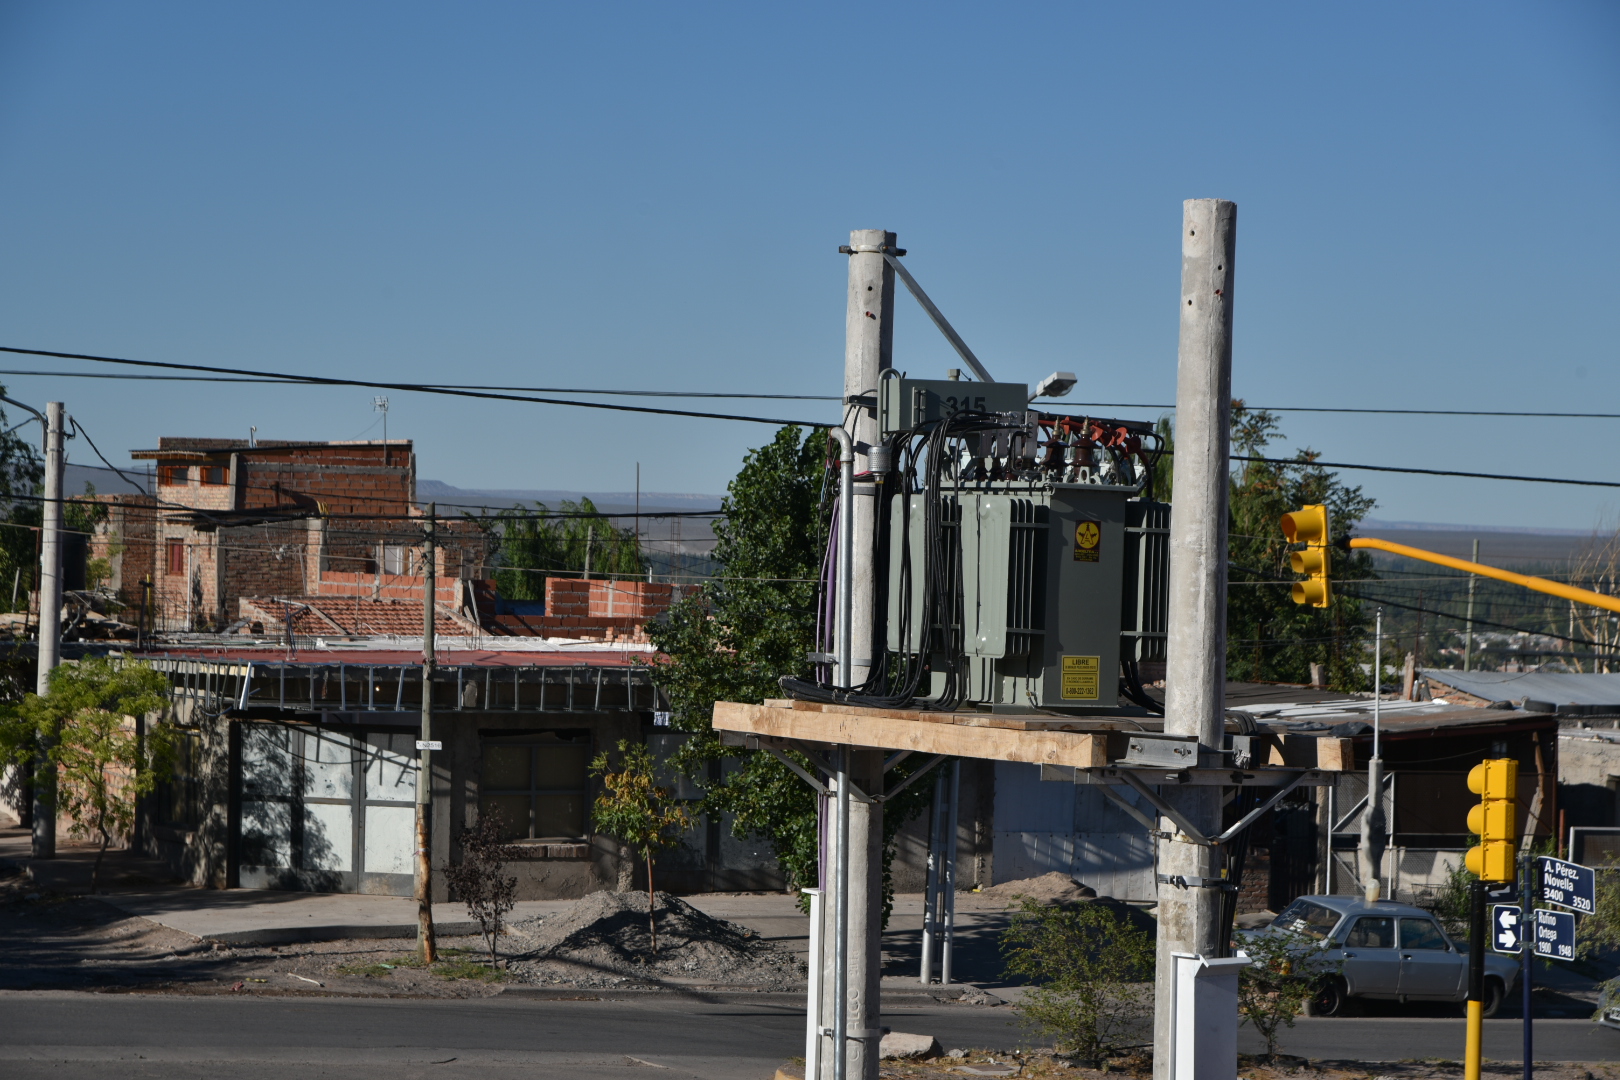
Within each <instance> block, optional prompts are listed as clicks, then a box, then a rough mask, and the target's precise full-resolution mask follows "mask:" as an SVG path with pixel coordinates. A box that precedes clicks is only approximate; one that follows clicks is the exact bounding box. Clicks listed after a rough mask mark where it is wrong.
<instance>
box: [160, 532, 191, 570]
mask: <svg viewBox="0 0 1620 1080" xmlns="http://www.w3.org/2000/svg"><path fill="white" fill-rule="evenodd" d="M164 551H165V553H166V554H167V556H168V559H167V563H166V568H165V572H166V573H167V575H168V576H169V577H184V576H185V574H186V542H185V541H184V540H180V539H175V538H173V537H171V538H170V539H168V540H167V541H165V542H164ZM176 556H178V558H176Z"/></svg>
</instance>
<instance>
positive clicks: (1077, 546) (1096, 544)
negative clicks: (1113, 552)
mask: <svg viewBox="0 0 1620 1080" xmlns="http://www.w3.org/2000/svg"><path fill="white" fill-rule="evenodd" d="M1101 553H1102V526H1101V525H1100V524H1098V523H1097V522H1095V521H1077V522H1075V523H1074V561H1075V562H1096V561H1097V558H1098V556H1099V555H1100V554H1101ZM1063 696H1064V697H1068V695H1067V694H1065V695H1063ZM1096 696H1097V695H1095V694H1093V695H1092V697H1096Z"/></svg>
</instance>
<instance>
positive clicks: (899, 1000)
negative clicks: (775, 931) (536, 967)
mask: <svg viewBox="0 0 1620 1080" xmlns="http://www.w3.org/2000/svg"><path fill="white" fill-rule="evenodd" d="M804 994H805V992H804V991H803V990H724V989H712V990H705V989H699V988H696V987H679V986H670V987H651V988H648V987H624V988H622V989H615V988H590V989H587V988H584V987H579V988H574V987H565V986H504V987H502V988H501V992H500V995H499V996H501V997H514V998H528V999H531V1000H535V1001H646V1000H649V999H651V998H659V997H671V998H689V999H696V1000H698V1001H702V1002H704V1003H706V1004H710V1005H769V1006H775V1007H780V1008H789V1009H803V1008H804ZM959 996H960V992H957V993H950V992H948V991H942V992H941V993H938V994H930V993H926V992H924V991H921V990H919V991H915V992H905V991H902V992H900V993H893V994H891V993H885V994H884V995H883V997H882V1005H883V1007H884V1008H895V1007H906V1006H912V1007H915V1006H919V1005H921V1006H927V1005H945V1004H949V1003H951V1002H953V1001H955V1000H956V999H957V998H958V997H959Z"/></svg>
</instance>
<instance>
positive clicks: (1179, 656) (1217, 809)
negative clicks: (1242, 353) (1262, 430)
mask: <svg viewBox="0 0 1620 1080" xmlns="http://www.w3.org/2000/svg"><path fill="white" fill-rule="evenodd" d="M1236 246H1237V205H1236V204H1235V203H1231V202H1227V201H1226V200H1224V199H1189V200H1187V202H1186V203H1184V204H1183V207H1182V226H1181V344H1180V347H1179V349H1178V350H1177V362H1176V363H1177V374H1176V490H1175V498H1174V503H1175V512H1174V513H1173V514H1172V515H1171V516H1170V625H1169V637H1168V641H1167V648H1168V664H1167V668H1166V672H1165V702H1164V730H1165V732H1166V733H1167V734H1171V735H1196V736H1197V737H1198V742H1199V745H1200V753H1199V758H1200V761H1199V764H1200V765H1204V764H1208V765H1216V764H1219V761H1220V759H1219V757H1216V756H1214V755H1215V753H1216V752H1217V751H1219V750H1220V749H1221V742H1222V735H1223V731H1224V728H1225V721H1224V709H1225V701H1226V697H1225V690H1226V562H1227V547H1226V514H1227V489H1228V486H1229V484H1230V480H1229V475H1230V474H1229V467H1228V465H1227V457H1228V455H1229V453H1230V446H1231V426H1232V414H1231V409H1232V280H1233V276H1232V259H1233V254H1234V252H1235V250H1236ZM1206 755H1208V757H1206ZM1164 799H1165V801H1166V802H1168V803H1170V804H1171V805H1172V806H1174V807H1175V808H1176V809H1177V810H1178V811H1180V812H1181V814H1183V815H1184V816H1185V817H1186V819H1187V821H1188V823H1189V824H1190V825H1192V826H1193V827H1194V828H1196V829H1198V830H1199V831H1200V832H1202V833H1203V834H1204V835H1205V836H1215V835H1217V834H1218V833H1219V832H1220V824H1221V789H1220V788H1219V787H1214V786H1204V785H1188V786H1186V787H1182V788H1172V789H1167V790H1166V791H1165V792H1164ZM1160 828H1161V829H1163V830H1164V831H1166V832H1169V833H1172V834H1173V835H1172V836H1171V837H1170V838H1169V839H1161V840H1160V841H1159V858H1158V864H1159V873H1160V874H1161V875H1182V876H1184V877H1186V878H1188V879H1189V880H1191V879H1196V880H1198V881H1200V882H1203V881H1212V880H1214V879H1219V878H1220V876H1221V870H1222V867H1221V866H1220V865H1219V863H1220V857H1219V856H1218V855H1217V853H1216V851H1215V850H1214V849H1212V848H1209V847H1205V846H1202V845H1199V844H1195V843H1193V842H1192V841H1191V840H1190V839H1189V838H1188V837H1187V836H1186V835H1185V834H1183V833H1181V832H1180V830H1179V829H1178V828H1177V827H1176V825H1175V824H1174V823H1173V822H1172V821H1171V820H1170V819H1169V818H1163V819H1161V821H1160ZM1162 880H1163V879H1162V877H1161V881H1162ZM1158 888H1159V940H1158V964H1157V977H1156V979H1155V985H1156V986H1157V988H1158V992H1157V994H1156V995H1155V1002H1154V1016H1153V1077H1154V1080H1172V1076H1173V1065H1174V1057H1173V1055H1174V1052H1175V1051H1174V1034H1175V1033H1174V1031H1173V1028H1172V1013H1173V1009H1172V1007H1173V999H1174V993H1175V986H1176V966H1175V965H1176V961H1175V960H1174V954H1176V953H1198V954H1200V955H1203V956H1206V957H1217V956H1220V955H1221V952H1222V947H1223V945H1224V943H1223V942H1222V941H1221V940H1220V930H1221V920H1220V911H1221V899H1220V898H1221V894H1220V891H1219V890H1218V889H1215V888H1209V887H1196V886H1192V885H1188V886H1185V887H1183V886H1178V885H1169V884H1160V885H1159V887H1158Z"/></svg>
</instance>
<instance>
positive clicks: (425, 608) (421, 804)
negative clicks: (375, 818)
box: [416, 503, 439, 964]
mask: <svg viewBox="0 0 1620 1080" xmlns="http://www.w3.org/2000/svg"><path fill="white" fill-rule="evenodd" d="M437 517H438V504H437V503H428V528H427V543H426V544H424V545H423V549H422V551H423V562H424V563H426V565H425V566H424V567H423V575H424V578H423V580H424V581H425V582H426V584H425V586H424V588H423V592H422V734H421V737H420V738H419V739H418V740H417V743H416V747H417V772H416V948H417V952H418V954H419V955H420V956H421V957H422V962H423V963H425V964H431V963H433V962H434V961H435V960H437V959H438V943H437V942H436V941H435V939H434V935H433V843H432V830H431V829H430V828H429V817H430V816H431V810H432V803H433V665H434V660H435V656H434V653H435V650H436V646H435V644H434V641H433V617H434V615H435V613H436V611H435V609H436V601H435V596H434V593H435V592H436V591H437V589H438V586H439V578H438V567H437V565H436V561H437V554H436V552H435V546H434V541H435V540H436V539H437V536H436V531H437V529H438V522H437V520H436V519H437Z"/></svg>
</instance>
